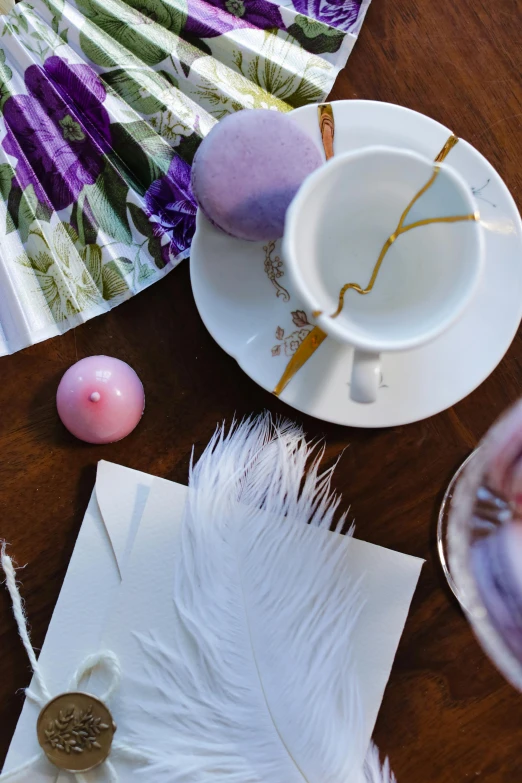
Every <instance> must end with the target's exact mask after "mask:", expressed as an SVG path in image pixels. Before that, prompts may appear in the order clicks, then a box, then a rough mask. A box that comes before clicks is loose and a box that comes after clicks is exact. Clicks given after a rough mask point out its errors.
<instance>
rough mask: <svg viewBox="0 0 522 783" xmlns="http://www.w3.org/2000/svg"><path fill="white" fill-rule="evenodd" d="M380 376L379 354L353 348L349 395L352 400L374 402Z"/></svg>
mask: <svg viewBox="0 0 522 783" xmlns="http://www.w3.org/2000/svg"><path fill="white" fill-rule="evenodd" d="M380 378H381V356H380V354H378V353H370V352H369V351H359V350H357V348H356V349H354V352H353V365H352V381H351V385H350V397H351V398H352V400H353V401H354V402H364V403H369V402H375V400H376V399H377V390H378V388H379V382H380Z"/></svg>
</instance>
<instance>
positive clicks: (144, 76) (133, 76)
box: [102, 68, 170, 114]
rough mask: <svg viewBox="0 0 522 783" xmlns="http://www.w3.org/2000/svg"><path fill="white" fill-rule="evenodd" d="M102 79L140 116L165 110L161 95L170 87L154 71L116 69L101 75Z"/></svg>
mask: <svg viewBox="0 0 522 783" xmlns="http://www.w3.org/2000/svg"><path fill="white" fill-rule="evenodd" d="M102 79H103V81H104V82H105V83H106V84H108V85H109V86H110V87H112V88H113V90H114V91H115V92H117V93H118V95H119V96H120V97H121V98H123V100H124V101H126V102H127V103H128V104H129V106H132V108H133V109H135V110H136V111H137V112H140V114H155V113H156V112H158V111H162V110H163V109H164V108H165V104H164V102H163V99H162V94H164V93H165V91H166V90H168V89H169V87H170V85H169V84H166V83H165V81H164V80H163V79H162V77H161V76H160V75H159V74H157V73H156V72H155V71H152V70H149V71H145V70H137V69H131V68H128V69H123V68H118V69H117V70H115V71H109V72H108V73H104V74H102Z"/></svg>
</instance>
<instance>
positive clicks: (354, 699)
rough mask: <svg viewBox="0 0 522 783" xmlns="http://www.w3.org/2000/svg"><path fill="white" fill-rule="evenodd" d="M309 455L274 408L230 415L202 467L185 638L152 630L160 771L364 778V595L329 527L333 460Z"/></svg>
mask: <svg viewBox="0 0 522 783" xmlns="http://www.w3.org/2000/svg"><path fill="white" fill-rule="evenodd" d="M310 455H311V449H310V447H309V446H308V445H307V444H306V442H305V439H304V436H303V434H302V432H301V430H299V429H298V428H296V427H295V426H292V425H290V424H288V423H285V422H282V423H277V422H276V423H273V422H272V420H271V419H270V417H269V416H264V417H261V418H259V419H251V420H247V421H244V422H242V423H240V424H236V425H233V427H232V429H231V430H230V432H229V433H228V434H225V430H224V427H221V428H219V429H218V431H217V432H216V434H215V435H214V437H213V439H212V441H211V442H210V444H209V445H208V447H207V449H206V450H205V452H204V454H203V456H202V457H201V459H200V460H199V462H198V463H197V465H196V466H195V467H192V466H191V472H190V481H189V486H190V489H191V491H190V492H189V496H188V501H187V506H186V510H185V515H184V519H183V523H182V528H181V547H180V553H179V559H178V562H177V567H176V570H175V575H174V602H175V607H176V611H177V615H178V618H179V626H180V628H179V633H177V634H176V642H175V645H174V649H166V647H165V646H161V645H158V644H157V643H156V641H155V640H154V639H150V638H143V637H141V642H142V644H143V647H144V649H145V650H146V652H147V657H148V658H149V661H150V662H152V665H154V666H155V667H160V668H161V670H162V672H163V674H162V676H163V677H164V678H168V688H166V690H167V691H168V693H169V699H168V701H167V700H165V703H164V705H163V708H162V711H161V717H162V719H163V720H164V721H168V724H169V726H171V728H172V734H171V736H172V745H171V748H170V753H169V758H168V759H166V758H163V759H162V761H161V762H158V764H157V765H156V767H155V768H154V769H153V770H151V769H150V768H149V771H148V772H147V780H148V781H150V780H152V779H154V782H155V783H159V782H160V781H168V782H169V783H181V782H182V781H190V783H200V782H202V781H205V782H206V781H208V780H209V778H210V777H212V779H213V780H214V781H216V783H220V782H222V783H225V781H226V783H303V781H306V783H348V782H349V781H359V780H360V774H361V768H362V759H363V757H364V753H365V748H362V745H361V743H362V725H363V720H362V717H363V716H362V715H361V708H360V702H359V695H358V688H357V678H356V674H355V667H354V662H353V660H352V644H351V641H352V636H353V632H354V628H355V626H356V623H357V619H358V614H359V611H360V608H361V598H360V595H359V591H358V585H357V584H356V583H354V580H353V578H352V577H351V575H350V573H349V569H348V565H347V559H346V557H345V547H344V546H339V540H338V537H337V536H336V535H332V534H329V533H328V532H327V530H328V528H329V527H330V526H331V525H332V523H333V520H334V514H335V511H336V509H337V507H338V504H339V499H338V498H337V497H335V496H334V495H333V494H332V493H331V491H330V480H331V474H332V469H330V470H328V471H326V472H325V473H323V474H319V459H320V457H321V454H319V456H318V457H316V459H315V461H313V463H312V464H311V465H310V464H309V463H310ZM344 522H345V517H341V519H340V521H339V523H338V525H337V529H340V527H341V526H342V525H343V524H344ZM307 523H311V524H307ZM318 527H319V528H323V529H324V532H319V531H318V530H317V529H316V528H318ZM350 532H351V531H350ZM165 682H166V680H165ZM172 694H176V696H175V698H172ZM158 714H159V713H158V710H157V705H156V715H158ZM151 772H153V773H154V775H153V777H151ZM162 773H163V774H162ZM377 780H379V781H380V778H377ZM372 783H373V781H372ZM390 783H391V781H390Z"/></svg>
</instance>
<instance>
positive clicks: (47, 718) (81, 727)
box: [36, 693, 116, 772]
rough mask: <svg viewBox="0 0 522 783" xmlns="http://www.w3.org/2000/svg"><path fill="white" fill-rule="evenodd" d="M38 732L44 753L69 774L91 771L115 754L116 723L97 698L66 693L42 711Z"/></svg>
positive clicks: (53, 700) (39, 717) (37, 727)
mask: <svg viewBox="0 0 522 783" xmlns="http://www.w3.org/2000/svg"><path fill="white" fill-rule="evenodd" d="M36 731H37V734H38V742H39V743H40V745H41V747H42V750H43V751H44V753H45V755H46V756H47V758H48V759H49V761H51V762H52V763H53V764H54V765H55V766H57V767H58V768H59V769H63V770H66V771H67V772H88V771H89V770H90V769H94V767H97V766H98V765H99V764H102V763H103V762H104V761H105V759H106V758H107V757H108V755H109V753H110V752H111V745H112V738H113V736H114V732H115V731H116V724H115V723H114V721H113V719H112V715H111V713H110V712H109V710H108V709H107V707H106V706H105V704H104V703H103V702H102V701H100V700H99V699H97V698H96V697H95V696H91V695H90V694H88V693H62V694H60V696H56V697H55V698H54V699H51V701H50V702H49V703H48V704H46V705H45V707H44V708H43V709H42V711H41V712H40V715H39V716H38V722H37V724H36Z"/></svg>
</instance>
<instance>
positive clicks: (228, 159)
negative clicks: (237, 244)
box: [192, 109, 323, 241]
mask: <svg viewBox="0 0 522 783" xmlns="http://www.w3.org/2000/svg"><path fill="white" fill-rule="evenodd" d="M322 162H323V160H322V156H321V153H320V152H319V149H318V148H317V146H316V145H315V143H314V142H313V140H312V139H311V138H310V136H308V135H307V134H306V133H304V131H302V130H301V129H300V128H299V126H298V125H296V123H295V122H294V121H293V120H292V119H291V118H290V117H288V116H287V115H285V114H280V113H279V112H275V111H268V110H265V109H255V110H254V109H252V110H245V111H239V112H237V113H235V114H231V115H229V116H228V117H225V119H223V120H222V121H221V122H219V123H218V124H217V125H216V126H215V127H214V128H213V129H212V131H211V132H210V133H209V135H208V136H207V137H206V138H205V139H204V140H203V141H202V143H201V144H200V146H199V149H198V151H197V153H196V156H195V158H194V163H193V166H192V189H193V191H194V195H195V197H196V200H197V202H198V204H199V207H200V208H201V210H202V212H203V213H204V214H205V215H206V217H207V218H208V219H209V220H210V222H211V223H213V224H214V225H215V226H217V227H218V228H220V229H221V230H222V231H225V232H226V233H227V234H230V235H231V236H233V237H238V238H239V239H248V240H251V241H263V240H269V239H277V238H279V237H281V236H282V235H283V230H284V221H285V215H286V210H287V209H288V207H289V205H290V202H291V201H292V199H293V198H294V196H295V194H296V193H297V191H298V190H299V187H300V186H301V184H302V182H303V181H304V180H305V179H306V177H307V176H308V175H309V174H311V173H312V172H313V171H315V169H317V168H318V167H319V166H320V165H321V164H322Z"/></svg>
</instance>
